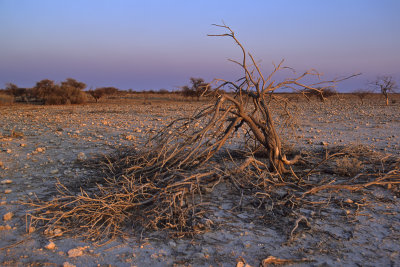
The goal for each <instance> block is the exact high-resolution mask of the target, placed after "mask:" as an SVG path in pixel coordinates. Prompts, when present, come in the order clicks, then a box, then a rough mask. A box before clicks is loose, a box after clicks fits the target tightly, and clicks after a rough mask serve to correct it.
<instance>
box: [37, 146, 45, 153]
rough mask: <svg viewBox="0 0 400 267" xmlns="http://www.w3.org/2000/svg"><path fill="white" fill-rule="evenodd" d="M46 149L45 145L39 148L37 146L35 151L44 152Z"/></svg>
mask: <svg viewBox="0 0 400 267" xmlns="http://www.w3.org/2000/svg"><path fill="white" fill-rule="evenodd" d="M45 150H46V149H45V148H44V147H38V148H36V150H35V151H36V152H38V153H43V152H44V151H45Z"/></svg>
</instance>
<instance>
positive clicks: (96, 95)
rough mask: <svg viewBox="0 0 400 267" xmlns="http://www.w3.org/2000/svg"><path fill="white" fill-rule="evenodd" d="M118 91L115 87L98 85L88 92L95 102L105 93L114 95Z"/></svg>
mask: <svg viewBox="0 0 400 267" xmlns="http://www.w3.org/2000/svg"><path fill="white" fill-rule="evenodd" d="M118 92H119V90H118V89H117V88H115V87H100V88H96V89H95V90H89V91H88V93H89V94H90V95H91V96H92V97H93V98H94V100H95V101H96V103H97V102H98V101H99V99H100V98H102V97H103V96H105V95H110V96H112V95H115V94H117V93H118Z"/></svg>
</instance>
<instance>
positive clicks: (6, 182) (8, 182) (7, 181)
mask: <svg viewBox="0 0 400 267" xmlns="http://www.w3.org/2000/svg"><path fill="white" fill-rule="evenodd" d="M11 183H12V180H9V179H7V180H3V181H1V184H11Z"/></svg>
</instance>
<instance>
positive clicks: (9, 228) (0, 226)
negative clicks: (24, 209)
mask: <svg viewBox="0 0 400 267" xmlns="http://www.w3.org/2000/svg"><path fill="white" fill-rule="evenodd" d="M3 230H11V226H9V225H8V224H6V225H0V231H3Z"/></svg>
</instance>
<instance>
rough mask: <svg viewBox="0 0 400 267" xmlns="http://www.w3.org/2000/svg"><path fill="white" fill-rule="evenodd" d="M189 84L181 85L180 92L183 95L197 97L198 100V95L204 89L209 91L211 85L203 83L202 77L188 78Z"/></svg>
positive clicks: (201, 93)
mask: <svg viewBox="0 0 400 267" xmlns="http://www.w3.org/2000/svg"><path fill="white" fill-rule="evenodd" d="M190 83H191V86H190V87H189V86H187V85H185V86H182V87H181V94H182V95H183V96H184V97H192V98H194V97H197V101H199V100H200V96H202V95H203V93H205V92H206V91H211V86H210V84H209V83H205V82H204V80H203V79H202V78H193V77H191V78H190Z"/></svg>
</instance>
